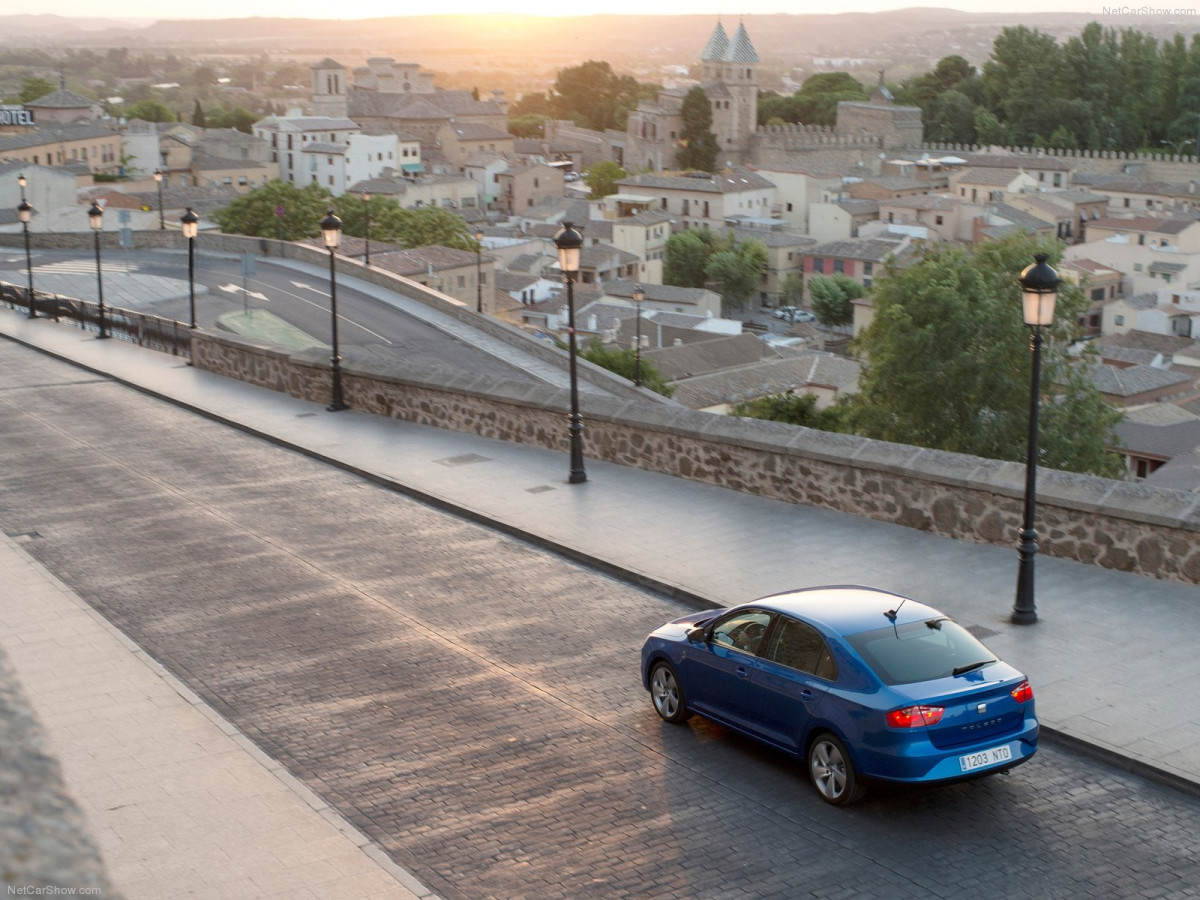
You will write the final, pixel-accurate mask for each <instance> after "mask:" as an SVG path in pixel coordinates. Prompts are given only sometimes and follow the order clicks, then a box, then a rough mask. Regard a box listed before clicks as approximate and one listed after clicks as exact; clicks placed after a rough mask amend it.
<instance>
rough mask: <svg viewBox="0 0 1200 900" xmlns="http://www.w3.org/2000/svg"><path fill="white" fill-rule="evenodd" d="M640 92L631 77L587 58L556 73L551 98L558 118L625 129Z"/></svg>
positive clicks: (593, 126) (599, 128)
mask: <svg viewBox="0 0 1200 900" xmlns="http://www.w3.org/2000/svg"><path fill="white" fill-rule="evenodd" d="M642 95H643V90H642V87H641V85H639V84H638V82H637V80H636V79H634V78H633V76H631V75H617V74H616V73H615V72H614V71H613V70H612V66H610V65H609V64H608V63H606V62H597V61H596V60H593V59H589V60H588V61H587V62H585V63H581V64H580V65H578V66H571V67H569V68H566V69H562V70H561V71H560V72H559V73H558V78H556V79H555V81H554V91H553V93H552V94H551V97H550V99H551V103H552V104H553V108H554V111H555V113H556V114H557V115H558V117H559V118H563V119H570V120H571V121H572V122H574V123H575V124H576V125H579V126H581V127H583V128H591V129H593V130H595V131H603V130H604V129H606V128H618V129H622V128H624V127H625V119H626V117H627V116H628V115H629V111H630V110H631V109H633V108H634V107H635V106H637V102H638V99H639V98H640V97H641V96H642Z"/></svg>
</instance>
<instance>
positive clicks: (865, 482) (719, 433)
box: [193, 333, 1200, 584]
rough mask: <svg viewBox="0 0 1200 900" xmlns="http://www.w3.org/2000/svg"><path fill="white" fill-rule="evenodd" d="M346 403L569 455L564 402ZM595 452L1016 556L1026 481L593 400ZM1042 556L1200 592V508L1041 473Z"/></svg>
mask: <svg viewBox="0 0 1200 900" xmlns="http://www.w3.org/2000/svg"><path fill="white" fill-rule="evenodd" d="M193 359H194V360H195V364H196V366H197V367H200V368H205V369H208V370H210V371H213V372H217V373H219V374H222V375H225V376H227V377H230V378H236V379H240V380H244V381H249V382H252V383H254V384H259V385H261V386H264V387H269V388H271V389H273V390H281V391H286V392H287V393H289V394H291V395H293V396H297V397H301V398H304V399H308V400H312V401H315V402H319V403H324V402H327V401H328V399H329V394H330V382H329V372H328V362H327V361H326V360H323V359H322V358H321V357H320V355H319V353H316V352H310V353H308V354H301V355H298V356H288V355H287V354H285V353H281V352H279V351H276V350H272V349H270V348H265V347H260V346H256V345H254V344H251V343H249V342H246V341H244V340H242V339H239V338H235V337H229V336H225V335H210V334H206V333H198V334H196V335H195V337H194V345H193ZM343 386H344V393H345V397H346V400H347V402H348V403H349V404H350V405H351V406H352V407H354V408H356V409H359V410H362V411H364V412H370V413H374V414H376V415H381V416H387V417H390V418H396V419H402V420H404V421H410V422H417V423H420V424H424V425H431V426H434V427H438V428H447V429H452V430H457V431H464V432H469V433H472V434H478V435H481V436H484V437H489V438H495V439H498V440H506V441H515V442H521V443H527V444H533V445H536V446H539V447H545V448H548V449H552V450H557V451H561V452H563V453H567V452H568V449H569V448H568V431H567V411H568V409H569V396H568V394H567V392H566V391H564V390H560V389H557V388H553V387H548V386H545V385H538V384H526V383H519V384H518V383H500V384H497V383H495V382H493V381H489V380H487V379H483V378H479V377H477V376H471V375H468V374H463V375H461V376H459V377H458V378H457V379H455V380H453V381H450V382H445V381H440V382H434V381H431V380H430V379H429V378H428V376H427V375H426V374H425V373H422V372H420V371H417V370H400V369H397V368H395V367H392V368H390V369H389V370H387V371H381V370H378V369H376V370H372V369H369V368H366V367H361V366H357V365H355V363H354V361H353V360H348V361H347V363H346V364H345V368H344V385H343ZM582 412H583V417H584V425H585V431H584V452H585V455H586V456H587V457H589V458H593V459H602V460H606V461H609V462H613V463H618V464H621V465H628V466H635V467H638V468H642V469H647V470H650V471H655V472H662V473H664V474H667V475H671V476H675V477H680V478H688V479H691V480H694V481H701V482H705V483H707V484H713V485H717V486H720V487H725V488H730V489H733V490H738V491H744V492H746V493H752V494H757V495H759V496H763V497H769V498H773V499H778V500H783V501H786V502H789V503H804V504H810V505H813V506H818V507H823V508H827V509H833V510H837V511H840V512H845V513H849V514H851V515H858V516H864V517H867V518H871V519H877V520H880V521H884V522H891V523H895V524H899V525H906V526H908V527H911V528H917V529H920V530H922V531H928V532H930V533H933V534H938V535H942V536H945V537H950V538H954V539H957V540H966V541H975V542H984V543H992V544H997V545H1001V546H1005V545H1007V546H1011V547H1013V548H1014V554H1015V547H1016V544H1017V532H1018V531H1019V529H1020V526H1021V519H1022V514H1023V492H1024V472H1025V470H1024V466H1023V465H1022V464H1019V463H1010V462H1000V461H996V460H987V459H982V458H979V457H973V456H965V455H961V454H955V453H945V452H942V451H936V450H925V449H921V448H918V447H910V446H906V445H901V444H890V443H886V442H882V441H872V440H868V439H866V438H859V437H855V436H852V435H844V434H832V433H828V432H821V431H814V430H811V429H807V428H799V427H795V426H791V425H785V424H782V423H778V422H764V421H758V420H748V419H734V418H730V417H725V416H714V415H712V414H709V413H701V412H696V411H693V410H689V409H685V408H682V407H677V406H667V405H660V404H653V403H648V402H646V401H645V400H644V399H640V398H639V399H635V400H624V399H610V398H602V397H587V398H585V403H584V405H583V409H582ZM1039 479H1040V485H1039V491H1038V514H1037V520H1038V521H1037V527H1038V532H1039V545H1040V550H1041V552H1042V553H1045V554H1049V555H1051V556H1058V557H1062V558H1065V559H1072V560H1077V561H1079V562H1084V563H1089V564H1095V565H1100V566H1104V567H1106V568H1112V569H1119V570H1122V571H1128V572H1136V573H1139V574H1144V575H1149V576H1152V577H1157V578H1164V579H1170V580H1174V581H1181V582H1187V583H1191V584H1200V496H1197V495H1193V494H1190V493H1185V492H1182V491H1169V490H1163V489H1157V488H1151V487H1147V486H1145V485H1141V484H1134V483H1129V482H1122V481H1113V480H1110V479H1106V478H1097V477H1093V476H1087V475H1074V474H1070V473H1066V472H1056V471H1043V472H1041V473H1039Z"/></svg>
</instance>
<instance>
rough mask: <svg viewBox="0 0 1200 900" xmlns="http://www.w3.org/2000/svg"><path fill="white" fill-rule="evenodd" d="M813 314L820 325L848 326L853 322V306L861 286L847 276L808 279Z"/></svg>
mask: <svg viewBox="0 0 1200 900" xmlns="http://www.w3.org/2000/svg"><path fill="white" fill-rule="evenodd" d="M808 292H809V295H810V296H811V297H812V308H813V314H814V315H816V317H817V321H818V322H820V323H821V324H822V325H849V324H850V323H852V322H853V321H854V304H853V302H852V301H854V300H857V299H858V298H859V297H861V296H862V295H863V286H862V285H861V284H859V283H858V282H857V281H855V280H854V279H853V278H850V277H849V276H847V275H841V274H837V275H816V276H814V277H813V278H811V279H809V282H808Z"/></svg>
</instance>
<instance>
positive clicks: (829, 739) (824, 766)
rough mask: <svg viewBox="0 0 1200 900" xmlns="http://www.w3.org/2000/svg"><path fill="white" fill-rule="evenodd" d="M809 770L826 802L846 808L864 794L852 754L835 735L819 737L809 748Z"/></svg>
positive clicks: (814, 784) (814, 783)
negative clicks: (851, 757) (852, 760)
mask: <svg viewBox="0 0 1200 900" xmlns="http://www.w3.org/2000/svg"><path fill="white" fill-rule="evenodd" d="M808 771H809V774H810V775H811V776H812V782H813V787H815V788H816V789H817V793H818V794H820V795H821V799H822V800H824V801H825V802H826V803H832V804H833V805H834V806H844V805H845V804H847V803H853V802H854V801H855V800H857V799H858V798H859V797H861V796H862V795H863V790H864V789H863V788H862V787H861V786H860V785H859V782H858V775H857V774H856V773H855V771H854V763H852V762H851V761H850V754H849V753H848V752H846V747H845V745H843V744H842V742H841V741H839V740H838V739H837V738H835V737H834V736H833V735H832V734H828V733H826V734H822V735H819V736H818V737H817V738H816V739H815V740H814V741H813V742H812V746H811V747H809V748H808Z"/></svg>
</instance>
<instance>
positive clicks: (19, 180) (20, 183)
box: [17, 172, 27, 203]
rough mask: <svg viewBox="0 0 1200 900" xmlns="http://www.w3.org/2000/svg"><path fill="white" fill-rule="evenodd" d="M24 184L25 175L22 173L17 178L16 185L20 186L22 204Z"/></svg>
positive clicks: (23, 200)
mask: <svg viewBox="0 0 1200 900" xmlns="http://www.w3.org/2000/svg"><path fill="white" fill-rule="evenodd" d="M26 183H27V182H26V181H25V173H24V172H22V173H21V174H20V175H18V176H17V184H19V185H20V186H21V202H22V203H24V202H25V185H26Z"/></svg>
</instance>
